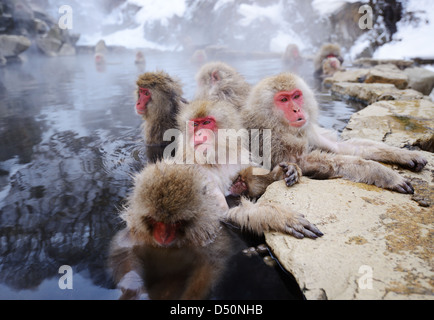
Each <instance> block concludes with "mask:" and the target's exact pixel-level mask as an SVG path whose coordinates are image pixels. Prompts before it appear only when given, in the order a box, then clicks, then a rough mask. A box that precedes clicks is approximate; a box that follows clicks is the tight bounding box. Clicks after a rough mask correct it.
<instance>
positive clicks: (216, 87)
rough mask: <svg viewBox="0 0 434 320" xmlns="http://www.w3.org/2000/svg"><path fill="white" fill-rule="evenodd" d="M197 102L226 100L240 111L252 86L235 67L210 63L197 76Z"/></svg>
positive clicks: (222, 63)
mask: <svg viewBox="0 0 434 320" xmlns="http://www.w3.org/2000/svg"><path fill="white" fill-rule="evenodd" d="M196 82H197V85H198V89H197V92H196V95H195V99H196V100H211V101H218V100H224V101H227V102H229V103H231V104H233V105H234V106H235V107H236V108H237V109H239V108H240V107H241V106H242V105H243V104H244V103H245V100H246V98H247V96H248V94H249V92H250V85H249V84H248V83H247V82H246V80H245V79H244V77H243V76H242V75H241V74H240V73H238V71H236V70H235V69H234V68H233V67H231V66H230V65H228V64H226V63H224V62H209V63H207V64H205V65H204V66H202V68H201V69H200V70H199V72H198V73H197V74H196Z"/></svg>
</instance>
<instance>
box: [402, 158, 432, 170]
mask: <svg viewBox="0 0 434 320" xmlns="http://www.w3.org/2000/svg"><path fill="white" fill-rule="evenodd" d="M427 164H428V161H426V160H425V159H424V158H423V157H417V158H414V159H411V160H408V161H407V163H405V164H403V165H402V166H403V167H404V168H408V169H410V170H412V171H414V172H421V171H422V170H423V168H425V166H426V165H427Z"/></svg>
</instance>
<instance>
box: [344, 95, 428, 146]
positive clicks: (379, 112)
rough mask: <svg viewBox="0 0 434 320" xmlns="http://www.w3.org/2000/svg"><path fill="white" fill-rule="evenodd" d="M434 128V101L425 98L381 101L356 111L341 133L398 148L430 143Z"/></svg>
mask: <svg viewBox="0 0 434 320" xmlns="http://www.w3.org/2000/svg"><path fill="white" fill-rule="evenodd" d="M433 128H434V103H433V102H431V101H429V100H425V99H422V100H413V101H381V102H377V103H375V104H372V105H370V106H368V107H366V108H364V109H363V110H361V111H359V112H357V113H355V114H354V115H353V116H352V117H351V119H350V121H349V123H348V125H347V127H346V128H345V130H344V131H343V132H342V135H341V136H342V138H343V139H350V138H365V139H371V140H375V141H382V142H386V143H387V144H389V145H392V146H395V147H399V148H402V147H414V146H416V147H423V146H424V145H425V146H426V147H429V145H430V141H432V139H433V135H434V129H433ZM431 144H432V142H431ZM424 150H427V151H431V150H429V149H426V148H424Z"/></svg>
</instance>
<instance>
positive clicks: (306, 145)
mask: <svg viewBox="0 0 434 320" xmlns="http://www.w3.org/2000/svg"><path fill="white" fill-rule="evenodd" d="M317 114H318V105H317V102H316V100H315V97H314V94H313V92H312V90H311V89H310V88H309V87H308V86H307V84H306V83H305V82H304V81H303V80H302V79H301V78H300V77H298V76H296V75H294V74H290V73H283V74H279V75H276V76H272V77H269V78H266V79H263V80H262V81H260V82H259V83H258V84H257V85H256V86H255V87H254V88H253V89H252V91H251V94H250V97H249V99H248V101H247V103H246V105H245V107H244V108H243V110H242V116H243V119H244V123H245V125H246V127H247V128H248V129H259V130H263V129H271V130H272V141H271V145H272V147H271V150H272V151H271V152H272V155H271V158H272V163H273V165H276V164H278V163H280V162H282V161H288V162H293V163H296V164H298V165H299V166H300V168H301V170H302V173H303V175H306V176H309V177H311V178H317V179H329V178H338V177H340V178H344V179H347V180H351V181H355V182H363V183H367V184H373V185H376V186H378V187H381V188H385V189H390V190H394V191H397V192H401V193H414V189H413V187H412V185H411V184H410V182H408V181H407V180H406V179H404V178H403V177H402V176H401V175H399V174H398V173H397V172H395V171H394V170H392V169H389V168H387V167H385V166H383V165H381V164H380V163H378V162H375V161H380V162H384V163H390V164H398V165H400V166H402V167H404V168H407V169H411V170H414V171H416V172H418V171H421V170H422V169H423V168H424V167H425V166H426V164H427V161H426V160H425V159H424V158H423V156H422V155H421V154H420V153H419V152H415V151H408V150H404V149H399V148H395V147H391V146H388V145H386V144H384V143H378V142H374V141H370V140H362V139H352V140H348V141H342V140H339V139H337V138H335V136H336V135H334V134H333V132H331V131H328V130H325V129H323V128H321V127H320V126H319V125H318V123H317Z"/></svg>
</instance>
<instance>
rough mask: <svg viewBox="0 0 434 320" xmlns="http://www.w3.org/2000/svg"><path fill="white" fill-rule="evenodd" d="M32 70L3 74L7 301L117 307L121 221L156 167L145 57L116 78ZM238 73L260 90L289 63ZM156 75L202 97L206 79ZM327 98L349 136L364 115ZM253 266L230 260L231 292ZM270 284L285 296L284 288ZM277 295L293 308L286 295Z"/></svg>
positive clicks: (1, 195)
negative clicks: (139, 109) (112, 303)
mask: <svg viewBox="0 0 434 320" xmlns="http://www.w3.org/2000/svg"><path fill="white" fill-rule="evenodd" d="M29 61H31V62H26V63H24V64H23V65H22V66H8V67H7V68H3V69H2V70H1V71H2V73H1V74H0V298H1V299H19V298H22V299H113V298H118V297H119V296H120V295H121V293H120V291H118V290H114V289H113V288H114V287H115V284H114V283H113V281H112V280H111V277H110V275H109V274H108V272H107V270H106V261H107V259H108V252H109V245H110V241H111V239H112V238H113V236H114V235H115V234H116V233H117V232H119V230H120V229H122V227H123V226H122V224H121V222H120V219H119V218H118V217H117V212H118V210H119V208H120V207H121V206H122V203H123V200H124V198H125V196H126V194H127V193H128V191H129V189H130V187H131V186H132V181H131V177H130V175H131V174H132V173H134V172H136V171H137V170H139V169H140V168H141V167H142V166H143V165H145V163H146V156H145V155H146V150H145V147H144V144H143V142H142V141H141V136H140V128H139V126H140V124H141V119H140V118H139V117H138V116H137V115H136V114H135V113H134V109H133V106H134V102H135V101H134V99H135V97H134V90H135V81H136V78H137V76H138V75H139V74H140V73H142V72H143V71H144V70H143V67H139V66H137V65H135V64H134V53H131V54H130V55H129V54H125V55H123V56H114V57H108V58H107V65H106V66H105V69H100V68H96V66H95V64H94V61H93V56H91V55H89V56H87V55H83V56H77V57H62V58H51V59H50V58H44V57H30V58H29ZM232 64H233V65H234V67H236V68H237V69H238V70H239V71H240V72H241V73H242V74H243V75H245V76H246V79H247V80H248V81H249V82H250V83H255V82H257V81H259V80H260V79H261V78H263V77H264V76H267V75H272V74H275V73H278V72H281V71H282V70H284V69H283V66H282V63H281V62H280V61H279V60H260V61H236V62H233V63H232ZM157 69H160V70H161V69H164V70H165V71H167V72H168V73H169V74H171V75H173V76H177V77H178V78H180V79H181V81H182V83H183V84H184V93H185V97H186V98H187V99H191V98H192V97H193V95H194V90H195V83H194V74H195V72H196V71H197V67H195V66H192V65H190V64H188V63H185V60H183V59H178V58H176V57H174V56H173V55H170V54H166V55H161V54H158V55H157V54H156V55H151V56H147V57H146V71H155V70H157ZM308 70H309V72H306V73H305V74H307V75H309V76H308V78H307V80H308V82H310V83H311V84H312V81H313V80H312V79H311V77H310V74H309V73H310V69H308ZM300 72H304V71H303V70H302V71H300ZM319 98H320V100H321V101H322V102H324V103H323V104H322V108H323V109H322V111H321V117H320V121H321V124H323V125H324V126H326V127H335V128H336V129H338V130H341V129H342V128H343V127H344V123H345V121H346V120H347V119H348V118H349V115H350V114H351V113H352V112H354V110H353V109H352V108H349V107H348V106H347V105H346V104H344V103H342V102H334V101H332V100H330V96H329V95H328V94H324V93H323V94H320V95H319ZM231 232H232V231H231ZM232 233H233V232H232ZM232 233H231V239H232V242H231V245H230V248H231V252H239V251H240V250H242V247H244V246H246V245H248V243H246V242H245V241H243V240H241V238H240V236H239V235H234V234H232ZM234 250H235V251H234ZM236 256H239V255H237V254H235V253H233V254H231V255H230V257H236ZM231 259H232V258H231ZM245 259H247V258H239V259H238V260H237V259H236V260H233V261H232V260H231V261H232V262H231V266H232V267H231V268H230V269H231V270H232V271H233V272H232V273H229V274H228V275H227V277H226V278H223V280H222V281H223V282H222V283H224V281H227V280H225V279H231V277H239V279H242V277H241V275H242V274H245V271H244V270H245V268H249V266H248V264H249V263H251V262H252V260H249V261H248V262H247V263H244V262H245ZM243 261H244V262H243ZM62 265H70V266H71V267H72V269H73V271H74V289H73V290H66V291H63V290H60V289H59V287H58V285H57V283H58V280H59V278H60V276H61V275H60V274H59V273H58V270H59V267H60V266H62ZM253 265H254V264H252V267H251V268H254V267H253ZM262 265H263V266H264V267H265V265H264V264H263V263H262ZM243 268H244V269H243ZM267 268H268V267H267ZM267 270H268V271H267V272H269V273H270V271H269V270H273V271H272V273H273V274H274V275H278V273H279V272H277V271H276V270H275V269H272V268H271V269H270V268H268V269H267ZM258 274H259V273H258ZM279 277H280V276H279ZM283 278H284V277H283ZM270 279H272V278H270ZM280 279H282V277H280ZM248 281H249V282H251V283H254V281H251V280H248ZM271 282H272V283H273V285H275V286H276V288H278V287H279V286H281V285H282V283H285V281H280V282H279V281H271ZM271 282H270V283H271ZM259 283H260V282H259ZM243 285H244V284H243V281H241V280H240V281H237V284H236V285H235V286H234V285H233V283H232V287H231V289H230V290H228V289H227V288H226V289H225V286H224V284H222V285H221V286H220V287H219V288H220V289H219V290H220V291H218V292H217V291H216V292H214V293H213V297H217V298H243V297H247V298H248V297H249V294H251V295H252V296H253V297H254V296H255V292H253V293H249V292H248V291H246V290H244V291H243V289H242V288H243ZM268 285H269V284H268ZM234 287H236V288H234ZM285 287H287V286H285ZM258 288H259V287H258ZM279 290H280V291H279ZM263 292H264V291H262V293H263ZM276 292H280V293H282V295H281V296H280V298H287V297H290V295H289V293H288V292H289V291H288V290H286V289H285V288H281V289H278V290H276ZM234 293H237V294H239V295H234ZM292 297H294V296H292Z"/></svg>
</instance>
